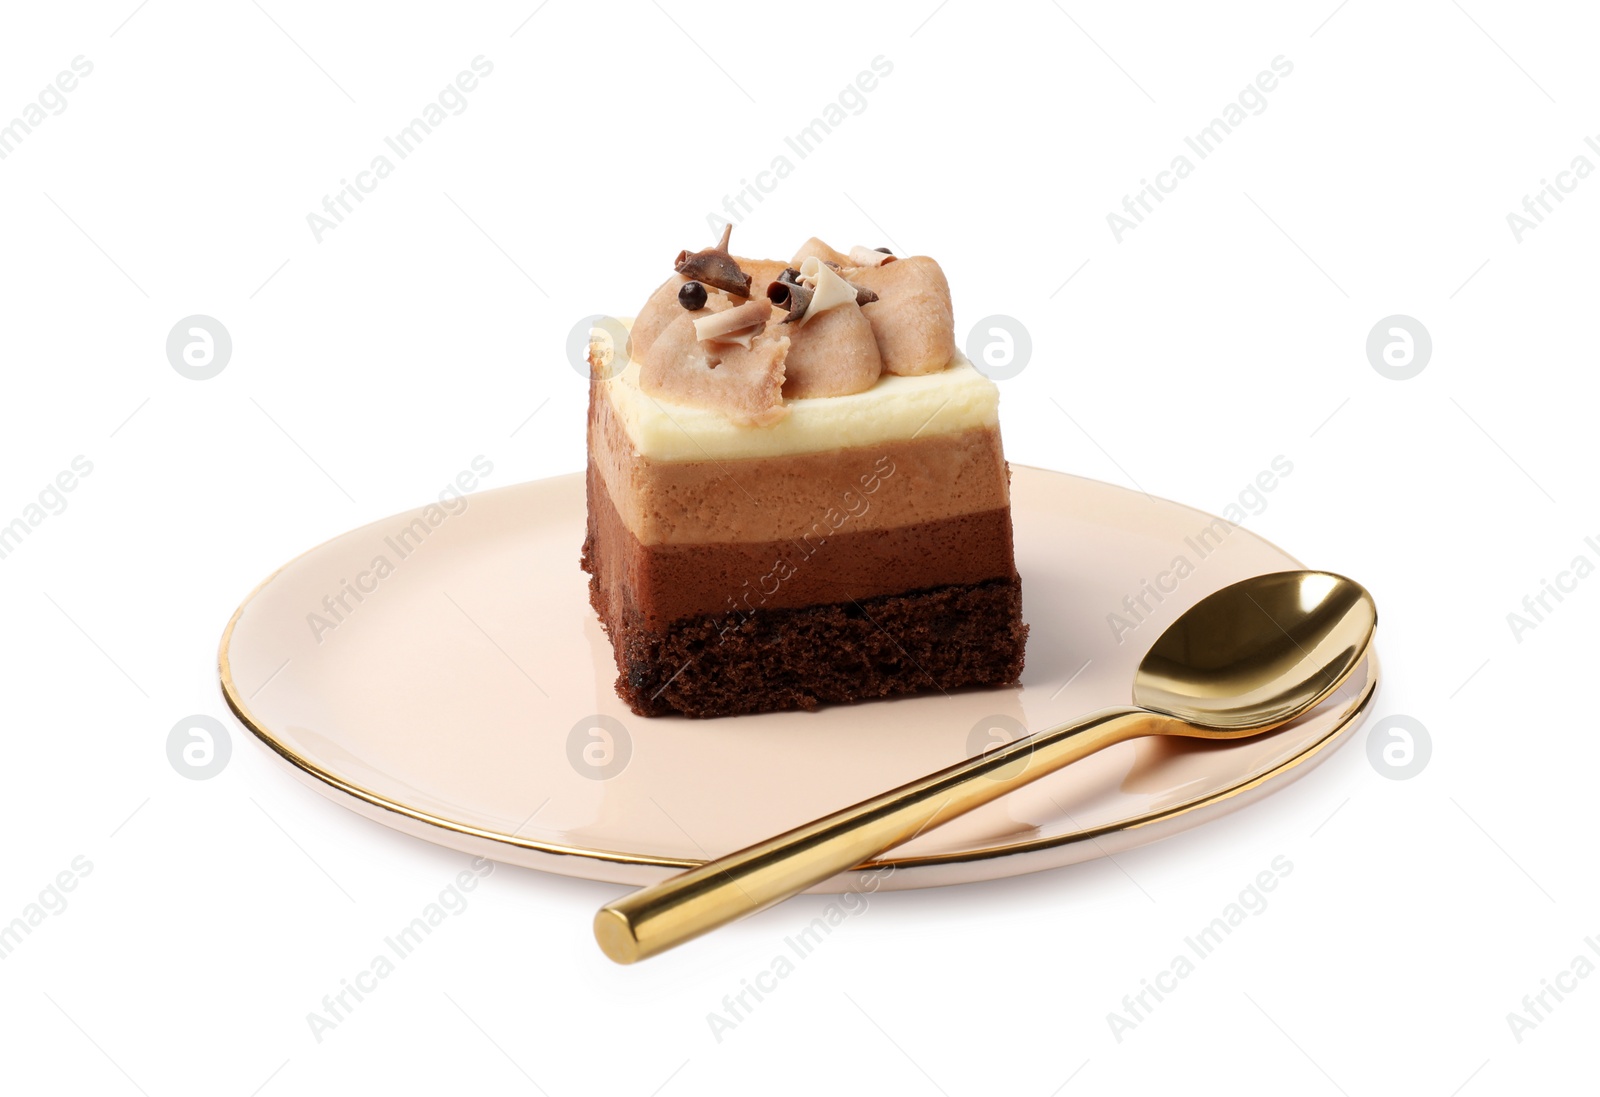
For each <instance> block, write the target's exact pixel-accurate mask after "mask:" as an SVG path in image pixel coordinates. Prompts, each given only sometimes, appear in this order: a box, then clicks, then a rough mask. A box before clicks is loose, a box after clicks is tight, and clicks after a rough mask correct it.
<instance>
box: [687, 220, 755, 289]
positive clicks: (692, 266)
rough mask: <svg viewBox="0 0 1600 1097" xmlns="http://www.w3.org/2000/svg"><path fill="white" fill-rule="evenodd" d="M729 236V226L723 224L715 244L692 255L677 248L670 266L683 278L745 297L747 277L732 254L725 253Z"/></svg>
mask: <svg viewBox="0 0 1600 1097" xmlns="http://www.w3.org/2000/svg"><path fill="white" fill-rule="evenodd" d="M732 235H733V226H732V225H724V226H723V229H722V239H721V240H720V241H718V242H717V244H716V246H715V247H709V248H706V249H704V250H703V251H697V252H694V253H693V254H690V253H689V251H688V250H687V249H685V250H684V251H680V252H679V253H678V261H677V262H676V263H675V264H674V265H673V269H674V270H676V271H677V272H678V273H679V274H681V275H683V276H684V277H685V278H692V279H693V280H694V281H696V282H703V283H705V284H706V285H708V286H714V287H716V288H717V289H720V290H723V291H724V292H727V293H731V294H733V295H734V296H736V297H749V296H750V276H749V275H748V274H746V273H745V272H744V271H743V270H741V269H740V267H739V264H738V263H736V262H735V261H734V258H733V256H732V255H729V254H728V239H729V238H730V237H731V236H732Z"/></svg>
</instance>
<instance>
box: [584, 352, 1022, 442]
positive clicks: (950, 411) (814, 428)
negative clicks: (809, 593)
mask: <svg viewBox="0 0 1600 1097" xmlns="http://www.w3.org/2000/svg"><path fill="white" fill-rule="evenodd" d="M600 384H601V386H602V387H603V388H604V390H605V394H606V396H607V398H608V399H609V400H610V401H611V406H612V408H613V409H614V410H615V412H616V415H617V418H618V419H619V420H620V421H621V423H622V424H623V426H624V428H625V429H626V430H627V432H628V436H629V438H630V439H632V441H633V446H634V450H635V452H636V453H638V455H639V456H641V457H648V458H650V459H651V460H654V461H706V460H716V461H730V460H739V459H741V458H745V457H786V456H789V455H791V454H799V453H822V452H826V451H828V450H836V449H841V448H844V447H848V446H871V445H878V444H880V443H883V442H897V441H904V440H906V439H909V438H926V437H928V436H930V435H940V434H960V433H962V432H963V431H968V430H972V429H974V428H976V427H992V426H996V425H997V424H998V423H999V409H1000V390H999V388H998V387H997V386H996V385H995V383H994V382H993V381H991V380H989V379H988V378H987V377H985V376H984V375H983V374H981V373H979V372H978V371H977V369H975V368H974V367H973V365H972V363H971V362H969V361H968V360H967V359H966V358H965V357H964V356H963V355H962V354H961V353H960V352H957V354H956V356H955V358H953V359H952V360H951V362H950V365H948V366H947V367H945V368H944V369H943V370H942V371H940V372H939V373H927V374H923V375H921V376H918V377H898V376H894V375H892V374H887V373H886V374H884V375H883V377H882V378H881V379H880V380H879V381H878V383H877V384H876V385H873V386H872V387H871V388H870V389H867V390H866V391H865V392H857V393H852V394H850V395H848V396H817V397H810V398H807V399H800V400H789V401H787V402H786V406H787V407H788V408H789V414H788V415H786V416H784V418H783V419H781V420H779V421H778V422H777V423H774V424H773V425H772V426H770V427H752V426H743V425H741V424H738V423H734V422H732V421H731V420H730V419H729V418H728V417H727V416H726V415H724V414H723V413H722V412H720V411H714V410H711V409H709V408H698V407H692V406H689V405H686V404H675V403H672V402H671V401H668V400H663V399H661V398H659V397H656V396H652V395H650V394H649V393H646V392H643V391H641V390H640V388H639V364H638V363H637V362H630V363H629V364H628V368H627V369H625V370H623V371H622V372H621V373H619V374H617V375H616V376H614V377H612V378H610V379H609V380H605V381H602V382H600Z"/></svg>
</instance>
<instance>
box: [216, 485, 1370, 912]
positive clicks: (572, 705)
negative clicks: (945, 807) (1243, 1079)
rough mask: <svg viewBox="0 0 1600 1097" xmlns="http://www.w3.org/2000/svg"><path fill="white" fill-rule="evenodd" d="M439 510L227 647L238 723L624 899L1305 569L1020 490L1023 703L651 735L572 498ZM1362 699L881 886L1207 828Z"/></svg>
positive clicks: (939, 838) (1112, 672)
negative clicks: (630, 692)
mask: <svg viewBox="0 0 1600 1097" xmlns="http://www.w3.org/2000/svg"><path fill="white" fill-rule="evenodd" d="M453 506H454V507H455V508H456V513H449V512H447V511H445V510H444V509H443V508H439V507H435V508H432V509H431V510H429V509H428V508H423V509H419V510H417V511H413V512H410V513H407V514H402V515H397V516H395V517H393V518H388V519H385V520H383V521H381V522H376V523H374V524H372V525H370V526H366V527H363V528H362V529H358V530H353V531H351V532H349V533H346V534H343V535H342V536H339V537H336V538H334V539H333V540H332V541H329V542H328V543H327V544H324V545H322V546H320V547H318V548H315V549H312V550H311V551H310V552H308V553H306V554H305V555H304V556H301V557H299V558H298V559H296V560H294V561H292V562H290V563H289V564H287V565H285V566H284V567H283V568H282V570H280V571H279V572H278V573H277V574H275V575H273V576H272V577H271V578H270V579H268V580H267V581H266V582H265V583H263V584H262V585H261V586H260V587H259V588H258V589H257V590H256V591H255V592H254V593H253V594H251V595H250V597H249V598H248V599H246V601H245V603H244V605H242V606H241V607H239V610H238V612H237V613H236V614H235V615H234V618H233V620H232V621H230V622H229V624H228V627H227V631H226V632H225V633H224V634H223V638H222V650H221V655H220V663H221V675H222V688H223V692H224V694H225V695H226V697H227V700H228V704H229V705H230V706H231V707H232V709H233V711H234V712H235V713H236V714H237V715H238V717H239V719H240V720H242V721H243V722H244V724H245V726H246V727H248V728H249V729H250V730H251V731H252V732H253V733H254V734H255V735H256V736H257V737H258V738H259V739H261V741H262V742H264V743H266V744H267V745H268V746H269V747H271V748H272V750H273V751H274V752H275V756H276V757H278V758H281V759H282V760H283V761H285V762H287V763H288V764H289V766H290V767H291V769H292V770H293V772H295V773H296V774H297V775H299V776H300V777H302V778H304V779H305V780H307V781H308V782H309V783H310V784H311V785H312V786H313V787H314V788H316V789H318V790H319V791H321V792H323V793H324V794H326V795H328V796H330V797H332V798H333V799H335V800H337V801H338V802H339V803H342V804H344V805H346V806H347V807H349V808H351V809H352V810H354V811H356V812H359V813H360V814H362V815H365V816H367V817H368V818H371V819H376V820H377V821H379V822H381V823H384V824H387V825H388V826H392V827H395V828H396V829H398V830H402V831H404V832H406V833H407V834H412V835H416V836H417V837H420V838H425V839H427V840H429V841H432V842H437V843H439V844H441V845H445V846H449V847H451V848H453V849H460V850H464V851H467V852H470V853H473V854H483V855H486V856H489V857H493V858H495V859H497V860H501V861H506V862H510V863H512V864H518V865H526V866H529V867H532V868H539V869H545V870H547V871H550V872H559V873H564V874H566V875H569V876H584V877H590V878H593V879H597V880H612V881H617V882H622V883H630V884H642V883H648V882H651V881H655V880H659V879H662V878H663V877H665V876H667V875H670V874H671V873H672V872H673V871H674V870H676V869H680V868H683V867H687V866H689V865H693V864H696V863H698V862H700V861H703V860H705V859H706V858H708V857H715V856H720V855H722V854H724V853H728V852H730V851H732V850H735V849H738V848H740V847H742V846H745V845H748V844H750V843H751V842H754V841H756V840H758V839H761V838H766V837H769V836H771V835H773V834H777V833H779V832H781V831H784V830H787V829H789V828H790V827H793V826H795V825H797V824H800V823H803V822H807V821H809V820H811V819H813V818H815V817H817V816H820V815H824V814H826V813H828V812H830V811H832V810H834V809H835V808H839V807H843V806H845V805H848V804H851V803H854V802H855V801H857V800H861V799H864V798H865V797H867V796H869V795H871V794H873V793H877V792H881V791H884V790H885V789H890V788H893V787H895V786H896V785H900V784H902V783H904V782H906V781H908V780H910V779H912V778H914V777H920V776H922V775H923V774H925V773H928V772H930V771H932V770H935V769H939V768H940V767H942V766H945V765H948V764H950V763H951V762H955V761H959V760H961V759H962V758H964V757H967V756H968V755H969V754H970V753H972V752H975V751H977V750H980V749H982V748H983V747H984V746H986V745H989V744H991V743H992V742H994V741H995V739H996V737H997V736H1003V735H1006V734H1008V731H1007V730H1006V729H1015V728H1019V727H1025V728H1028V729H1039V728H1044V727H1048V726H1050V725H1052V724H1056V723H1060V722H1062V721H1064V720H1067V719H1070V718H1072V717H1075V716H1077V715H1079V714H1081V713H1084V712H1088V711H1090V710H1093V709H1097V708H1103V707H1106V706H1109V705H1120V704H1127V703H1128V700H1129V691H1130V688H1131V687H1130V683H1131V682H1132V679H1133V670H1134V667H1135V666H1136V665H1137V663H1138V661H1139V659H1140V657H1141V656H1142V655H1143V654H1144V651H1145V649H1146V648H1147V647H1148V646H1149V645H1150V644H1151V643H1152V642H1154V640H1155V638H1156V636H1157V635H1159V633H1160V632H1161V630H1162V629H1163V628H1165V627H1166V625H1167V624H1168V623H1169V622H1170V621H1171V620H1172V619H1173V618H1174V617H1176V616H1177V615H1178V613H1179V612H1181V611H1182V610H1183V609H1185V608H1187V607H1188V606H1190V605H1192V604H1194V603H1195V602H1197V601H1199V600H1200V599H1201V598H1202V597H1204V596H1205V595H1207V594H1209V593H1211V592H1212V591H1214V590H1217V589H1218V588H1220V587H1223V586H1226V585H1228V584H1229V583H1232V582H1234V581H1236V580H1238V579H1242V578H1245V577H1247V576H1250V575H1255V574H1260V573H1262V572H1269V571H1281V570H1284V569H1287V568H1295V567H1299V566H1301V565H1300V564H1299V563H1298V562H1297V561H1296V560H1294V559H1293V558H1292V557H1290V556H1288V555H1286V554H1285V553H1284V552H1282V551H1281V550H1279V549H1277V548H1276V547H1274V546H1273V545H1271V544H1268V543H1267V542H1266V541H1263V540H1262V539H1261V538H1259V537H1257V536H1255V535H1254V534H1252V533H1250V532H1249V531H1248V530H1245V529H1243V528H1238V527H1233V528H1231V529H1230V528H1229V527H1228V526H1227V525H1226V524H1225V523H1223V522H1221V521H1220V520H1217V519H1213V518H1212V517H1211V516H1209V515H1206V514H1203V513H1201V512H1200V511H1196V510H1192V509H1190V508H1188V507H1184V506H1179V505H1178V504H1176V503H1171V502H1168V501H1166V500H1162V499H1155V498H1152V497H1150V496H1146V495H1142V494H1140V493H1138V492H1134V491H1128V490H1126V489H1124V488H1119V487H1113V486H1111V485H1109V484H1103V483H1099V482H1097V481H1094V480H1084V479H1081V478H1079V477H1075V476H1067V475H1065V474H1062V473H1057V472H1047V471H1044V470H1041V469H1033V468H1025V467H1021V466H1013V480H1012V512H1013V516H1014V520H1015V525H1016V552H1017V567H1018V569H1019V570H1020V571H1021V573H1022V583H1023V599H1024V613H1025V616H1026V618H1027V620H1028V621H1029V623H1030V624H1031V625H1032V626H1033V631H1032V635H1031V637H1030V638H1029V641H1028V657H1027V659H1028V661H1027V670H1026V672H1025V673H1024V675H1023V679H1022V683H1021V685H1019V686H1017V687H1015V688H1012V689H1002V690H981V691H966V692H960V693H956V694H954V695H949V696H946V695H943V694H939V693H934V694H931V695H924V696H920V697H913V698H906V699H901V700H894V701H876V702H871V703H867V704H862V705H853V706H833V707H828V708H824V709H822V710H820V711H818V712H788V713H776V714H771V715H763V716H741V717H734V718H729V719H722V720H686V719H679V718H657V719H645V718H642V717H638V716H635V715H634V714H633V713H632V712H630V711H629V710H628V708H627V707H626V706H625V705H623V704H622V702H621V701H619V700H618V699H617V696H616V694H615V693H614V692H613V690H612V681H613V680H614V678H615V677H616V670H615V666H614V664H613V663H612V658H611V649H610V646H609V644H608V643H607V642H606V639H605V637H604V635H603V634H602V633H601V631H600V626H599V624H598V622H597V621H596V619H595V616H594V613H593V612H592V611H591V610H590V608H589V604H588V586H587V580H588V577H587V576H586V575H585V574H584V573H583V572H581V571H580V570H579V569H578V550H579V547H580V545H581V543H582V541H583V533H584V499H583V477H582V476H578V475H573V476H562V477H557V478H555V479H551V480H540V481H537V482H534V483H529V484H521V485H517V486H515V487H509V488H501V489H499V490H496V491H489V492H484V493H482V494H479V495H473V496H469V497H468V498H467V500H466V502H465V504H464V505H463V504H462V503H461V502H459V501H458V502H455V503H453ZM1180 556H1181V557H1183V558H1184V559H1185V560H1186V562H1187V565H1188V567H1187V569H1185V568H1184V567H1175V561H1176V558H1178V557H1180ZM380 560H381V563H380ZM1180 573H1182V574H1181V576H1180ZM1158 598H1159V600H1158ZM1125 599H1127V601H1125ZM1141 602H1142V603H1143V605H1142V606H1141V604H1140V603H1141ZM1111 614H1116V615H1118V617H1119V618H1120V623H1119V622H1118V621H1113V620H1111V619H1109V615H1111ZM1377 679H1378V671H1377V664H1376V661H1375V657H1373V656H1369V657H1368V659H1367V661H1366V663H1365V664H1364V665H1363V666H1362V667H1361V668H1360V669H1358V670H1357V671H1356V673H1355V674H1354V675H1352V676H1351V679H1350V680H1349V682H1348V683H1347V684H1346V686H1345V688H1344V689H1343V690H1342V691H1341V693H1340V694H1339V695H1338V696H1336V697H1335V698H1334V699H1332V700H1331V701H1329V702H1328V703H1326V704H1324V705H1323V706H1322V707H1321V708H1319V709H1318V710H1317V711H1315V712H1313V713H1311V714H1310V715H1309V716H1307V717H1305V718H1303V719H1301V720H1299V721H1298V722H1296V723H1295V724H1293V725H1290V726H1289V727H1286V728H1284V729H1282V730H1279V731H1277V732H1274V733H1272V734H1270V735H1265V736H1260V737H1258V738H1255V739H1249V740H1243V741H1239V742H1233V743H1200V742H1194V741H1182V740H1144V741H1135V742H1131V743H1124V744H1122V745H1120V746H1117V747H1113V748H1111V749H1109V750H1106V751H1103V752H1102V753H1100V754H1098V755H1095V756H1093V757H1091V758H1088V759H1086V760H1084V761H1082V762H1079V763H1077V764H1076V765H1073V766H1071V767H1068V769H1066V770H1064V771H1062V772H1060V773H1057V774H1054V775H1052V776H1051V777H1048V778H1045V779H1043V780H1041V781H1039V782H1038V783H1037V784H1034V785H1032V786H1030V787H1029V788H1027V789H1025V790H1023V791H1021V792H1019V793H1017V794H1015V795H1013V796H1011V797H1009V798H1006V799H1004V800H1000V801H997V802H995V803H993V804H990V805H988V806H986V807H984V808H982V809H980V810H978V811H975V812H973V813H972V814H970V815H967V816H965V817H963V818H961V819H958V820H956V821H954V822H952V823H950V824H948V825H946V826H944V827H942V828H940V829H938V830H935V831H930V832H928V833H927V834H923V835H921V836H919V837H918V838H917V839H916V840H915V841H913V842H911V843H910V844H908V845H906V846H903V847H901V848H900V849H898V850H896V851H894V853H893V855H892V856H891V857H889V858H886V860H887V861H889V862H891V863H893V864H894V865H895V866H896V871H895V872H894V873H893V874H892V875H890V876H888V877H887V879H885V880H884V886H886V887H892V888H909V887H926V886H930V885H935V884H948V883H959V882H963V881H972V880H986V879H993V878H996V877H1002V876H1012V875H1016V874H1019V873H1024V872H1035V871H1038V870H1040V869H1045V868H1052V867H1055V866H1058V865H1066V864H1072V863H1074V862H1077V861H1084V860H1088V859H1090V858H1094V857H1098V856H1101V855H1103V854H1106V853H1116V852H1118V851H1120V850H1123V849H1127V848H1130V847H1132V846H1136V845H1142V844H1143V843H1145V842H1150V841H1154V840H1155V839H1157V838H1162V837H1165V836H1167V835H1170V834H1174V833H1176V832H1178V831H1181V830H1186V829H1188V828H1190V827H1193V826H1197V825H1199V824H1200V823H1203V822H1205V821H1206V820H1207V819H1211V818H1214V817H1216V816H1218V815H1220V814H1222V813H1224V812H1228V811H1232V810H1233V809H1235V808H1237V807H1240V806H1242V805H1244V804H1248V803H1250V802H1251V801H1252V800H1254V799H1255V798H1257V797H1260V796H1264V795H1266V794H1267V793H1269V792H1271V791H1272V790H1274V789H1276V788H1279V787H1281V786H1282V785H1285V784H1287V783H1289V782H1290V781H1292V780H1293V779H1294V778H1295V777H1296V776H1298V775H1300V774H1302V773H1304V772H1306V770H1308V769H1309V768H1310V767H1311V766H1313V765H1315V764H1316V763H1317V762H1318V761H1320V760H1321V759H1323V758H1325V757H1326V756H1327V755H1328V754H1329V753H1330V751H1331V750H1332V748H1333V747H1334V746H1335V745H1337V744H1338V743H1339V742H1341V741H1342V740H1343V739H1344V738H1345V737H1346V736H1348V735H1349V734H1350V733H1351V732H1352V731H1353V730H1354V728H1355V727H1356V726H1357V725H1358V724H1359V723H1360V721H1361V717H1362V714H1363V712H1364V710H1365V708H1366V705H1367V702H1368V701H1369V700H1370V698H1371V696H1372V693H1373V690H1374V689H1375V687H1376V685H1377ZM819 890H827V886H826V885H825V886H824V887H823V888H822V889H819Z"/></svg>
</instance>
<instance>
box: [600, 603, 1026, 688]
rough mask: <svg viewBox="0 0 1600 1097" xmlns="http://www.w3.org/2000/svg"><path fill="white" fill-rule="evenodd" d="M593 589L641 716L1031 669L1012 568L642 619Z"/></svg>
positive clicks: (622, 678)
mask: <svg viewBox="0 0 1600 1097" xmlns="http://www.w3.org/2000/svg"><path fill="white" fill-rule="evenodd" d="M589 597H590V600H591V602H592V603H593V604H594V608H595V611H596V612H597V613H599V615H600V620H601V622H602V623H603V624H604V625H605V629H606V632H607V633H608V634H609V636H610V638H611V644H612V648H613V650H614V651H615V652H616V656H617V664H618V669H619V670H620V671H621V673H620V674H619V675H618V676H617V693H618V694H619V695H620V696H621V697H622V699H623V700H625V701H626V702H627V703H628V706H629V707H630V708H632V709H633V711H634V712H636V713H638V714H639V715H641V716H664V715H667V714H669V713H674V712H676V713H681V714H682V715H685V716H701V717H704V716H734V715H739V714H742V713H751V712H773V711H778V710H782V709H815V708H817V707H818V706H819V705H822V704H828V703H835V702H838V703H848V702H853V701H865V700H871V699H873V698H879V697H892V696H896V695H899V694H909V693H921V692H924V691H926V690H953V689H959V688H961V687H963V686H997V685H1006V684H1009V683H1012V682H1015V681H1016V680H1017V678H1018V676H1020V675H1021V674H1022V658H1023V645H1024V643H1025V641H1026V639H1027V634H1028V626H1027V625H1025V624H1023V623H1022V588H1021V584H1020V583H1019V582H1018V581H1017V580H1015V579H1010V580H1006V579H996V580H991V581H990V582H986V583H979V584H974V585H970V586H952V587H942V588H939V589H937V590H927V591H917V592H914V593H910V594H891V595H885V596H882V597H878V598H870V599H867V600H865V601H862V602H855V601H850V602H842V603H835V604H832V605H821V606H807V607H805V608H803V609H776V610H768V609H758V610H755V611H753V612H751V613H749V614H748V615H745V616H744V617H743V618H742V619H735V620H734V621H732V622H730V620H729V619H728V618H726V617H722V616H718V617H700V618H696V619H691V620H687V621H680V622H677V623H675V624H673V625H671V626H669V627H668V628H666V629H664V630H651V629H647V628H643V627H641V626H640V624H639V623H638V616H637V615H636V614H633V613H631V612H630V611H629V610H628V608H627V607H626V606H623V607H621V609H620V611H619V612H613V609H612V607H610V606H608V605H606V604H605V602H606V599H605V598H603V597H602V595H601V588H600V583H599V581H598V580H596V579H594V578H591V579H590V583H589Z"/></svg>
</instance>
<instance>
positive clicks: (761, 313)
mask: <svg viewBox="0 0 1600 1097" xmlns="http://www.w3.org/2000/svg"><path fill="white" fill-rule="evenodd" d="M771 315H772V305H771V304H770V303H769V302H766V301H761V300H756V301H746V302H745V303H744V304H742V305H738V306H736V307H734V308H731V309H725V310H723V311H722V312H714V313H712V314H711V315H709V316H702V317H699V318H698V319H696V320H695V321H694V336H695V338H696V339H699V340H701V341H702V342H715V343H738V344H740V345H741V346H743V347H746V348H748V347H749V346H750V338H751V336H753V335H754V334H755V333H756V332H758V331H760V330H761V325H763V324H765V323H766V322H767V317H768V316H771Z"/></svg>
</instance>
